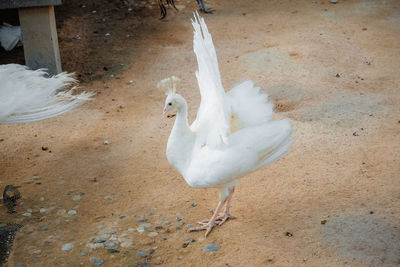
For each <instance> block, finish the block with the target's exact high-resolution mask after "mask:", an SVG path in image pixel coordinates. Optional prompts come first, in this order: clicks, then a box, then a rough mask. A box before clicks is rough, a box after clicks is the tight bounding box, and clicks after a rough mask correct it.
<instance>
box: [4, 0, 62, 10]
mask: <svg viewBox="0 0 400 267" xmlns="http://www.w3.org/2000/svg"><path fill="white" fill-rule="evenodd" d="M62 1H63V0H0V9H7V8H21V7H38V6H57V5H61V4H62Z"/></svg>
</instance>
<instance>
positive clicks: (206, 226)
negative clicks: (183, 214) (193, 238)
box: [188, 221, 219, 237]
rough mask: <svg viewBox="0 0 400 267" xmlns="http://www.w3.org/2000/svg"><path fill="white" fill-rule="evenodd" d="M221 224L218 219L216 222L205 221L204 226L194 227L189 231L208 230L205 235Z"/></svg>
mask: <svg viewBox="0 0 400 267" xmlns="http://www.w3.org/2000/svg"><path fill="white" fill-rule="evenodd" d="M199 223H200V222H199ZM216 225H219V224H218V223H217V222H216V221H214V222H208V223H203V224H202V226H199V227H192V228H189V230H188V232H198V231H203V230H206V234H205V237H207V235H208V234H209V233H210V232H211V230H212V229H213V228H214V226H216Z"/></svg>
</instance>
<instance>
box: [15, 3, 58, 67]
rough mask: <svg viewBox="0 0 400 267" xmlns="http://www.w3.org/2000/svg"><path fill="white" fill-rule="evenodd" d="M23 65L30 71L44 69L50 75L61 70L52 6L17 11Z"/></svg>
mask: <svg viewBox="0 0 400 267" xmlns="http://www.w3.org/2000/svg"><path fill="white" fill-rule="evenodd" d="M19 21H20V24H21V31H22V39H23V43H24V53H25V64H26V65H27V66H28V67H29V68H31V69H40V68H46V69H48V72H49V73H50V74H58V73H60V72H62V70H61V60H60V51H59V49H58V39H57V28H56V20H55V15H54V6H43V7H29V8H20V9H19Z"/></svg>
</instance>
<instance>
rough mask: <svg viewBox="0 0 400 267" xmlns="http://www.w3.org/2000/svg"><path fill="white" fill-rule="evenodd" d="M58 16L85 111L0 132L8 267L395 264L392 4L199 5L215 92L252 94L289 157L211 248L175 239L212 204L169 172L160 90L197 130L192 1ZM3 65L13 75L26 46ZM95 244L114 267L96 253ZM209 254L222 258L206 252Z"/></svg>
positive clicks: (236, 210) (264, 177)
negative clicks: (213, 59) (104, 242)
mask: <svg viewBox="0 0 400 267" xmlns="http://www.w3.org/2000/svg"><path fill="white" fill-rule="evenodd" d="M65 2H66V3H65V4H64V6H62V7H58V8H57V9H56V16H57V24H58V28H59V42H60V51H61V57H62V63H63V69H64V70H65V71H69V72H76V74H77V75H78V77H79V79H80V80H81V86H82V88H84V90H86V91H90V92H94V93H96V96H95V99H94V100H93V101H91V102H89V103H87V104H85V105H83V106H82V107H80V108H78V109H77V110H75V111H73V112H71V113H68V114H65V115H62V116H59V117H56V118H53V119H48V120H45V121H40V122H34V123H28V124H18V125H1V127H0V138H1V139H3V141H1V142H0V188H4V186H5V185H6V184H14V185H18V186H21V187H20V188H19V189H20V192H21V194H22V199H21V200H20V201H19V202H18V205H17V207H16V211H17V212H16V213H15V214H8V213H7V212H6V211H7V209H6V207H5V206H0V214H1V216H0V224H5V223H11V222H13V223H19V224H22V225H23V227H22V228H21V229H20V230H19V231H18V233H17V235H16V238H15V241H14V245H13V247H12V249H11V252H10V256H9V258H8V262H7V263H5V266H15V265H16V264H22V265H23V266H25V267H26V266H92V265H93V266H94V264H93V263H91V258H93V257H95V258H100V259H102V260H103V261H104V264H103V266H146V263H148V264H150V266H153V265H154V266H156V265H161V266H264V265H276V266H366V265H367V266H370V265H376V266H398V265H400V212H399V207H400V179H399V178H400V177H399V175H400V110H399V107H400V95H399V93H398V92H399V84H400V73H399V70H400V60H399V55H400V2H399V1H396V0H392V1H390V0H387V1H372V0H369V1H367V0H364V1H362V0H360V1H356V0H353V1H345V0H339V1H338V3H337V4H332V3H330V1H329V0H313V1H312V0H307V1H289V0H283V1H272V0H271V1H262V0H248V1H245V0H218V1H217V0H209V1H208V2H207V4H208V6H210V7H212V8H214V9H216V12H215V14H212V15H205V19H206V23H207V25H208V27H209V30H210V32H211V34H212V36H213V39H214V44H215V46H216V50H217V55H218V58H219V63H220V69H221V76H222V80H223V84H224V87H225V88H226V90H228V89H229V88H231V87H232V86H233V85H234V84H235V83H236V82H238V81H240V80H242V79H245V78H249V79H252V80H254V81H255V82H256V84H257V85H259V86H260V87H261V88H263V90H265V91H266V92H268V93H269V94H270V96H271V99H273V100H274V102H275V104H276V113H277V114H276V118H275V119H279V118H289V119H290V121H291V122H292V124H293V126H294V128H295V132H294V136H295V137H296V142H295V143H294V144H293V146H292V148H291V151H290V153H289V154H288V155H287V156H286V157H285V158H284V159H282V160H280V161H278V162H276V163H274V164H272V165H270V166H269V167H267V168H265V169H262V170H259V171H257V172H255V173H253V174H250V175H248V176H247V177H246V178H244V179H243V180H242V181H241V183H240V184H239V185H238V186H237V188H236V193H235V195H234V199H233V203H232V204H233V207H232V213H233V214H234V215H236V216H237V219H235V220H230V221H228V222H227V223H226V224H225V225H223V226H222V227H218V228H216V229H214V230H213V231H212V233H211V234H210V235H209V236H208V237H207V238H206V239H205V238H204V233H202V232H199V233H188V232H186V229H187V224H195V223H196V222H197V221H198V220H200V219H204V218H207V217H209V216H211V213H210V209H211V208H214V207H215V206H216V204H217V200H218V199H217V193H218V192H217V190H216V189H193V188H190V187H189V186H188V185H187V184H186V183H185V181H184V180H183V179H182V178H181V177H180V175H179V174H178V173H177V172H176V171H175V170H174V169H173V168H172V167H171V166H170V165H169V164H168V162H167V160H166V157H165V147H166V143H167V139H168V136H169V132H170V130H171V128H172V125H173V119H167V118H165V117H163V116H162V115H161V112H162V108H163V105H164V97H165V95H164V93H163V92H161V91H159V89H157V88H156V84H157V82H158V81H159V80H161V79H163V78H165V77H169V76H171V75H176V76H178V77H180V78H181V79H182V83H181V88H180V89H179V92H180V93H181V94H182V95H183V96H184V97H185V98H186V100H187V101H188V105H189V113H190V114H189V115H190V120H192V119H193V118H194V116H195V114H196V110H197V107H198V103H199V101H200V99H199V93H198V87H197V83H196V80H195V75H194V72H195V70H196V61H195V56H194V53H193V51H192V38H193V37H192V28H191V24H190V18H191V16H192V12H193V10H195V9H196V7H197V6H196V1H194V0H187V1H186V0H184V1H178V0H176V4H177V5H178V8H179V9H181V10H180V11H179V12H174V11H173V10H172V9H169V10H168V11H169V14H168V17H167V19H166V20H164V21H160V20H158V16H159V10H158V6H157V5H156V3H153V4H152V3H148V2H136V1H132V0H127V1H114V2H113V3H110V2H112V1H105V0H104V1H94V0H92V1H87V2H79V1H75V0H74V1H65ZM82 3H84V4H85V7H83V6H81V4H82ZM128 8H132V11H129V10H128ZM93 10H96V13H95V14H93V13H94V12H92V11H93ZM106 33H109V34H110V36H105V35H106ZM1 55H2V57H1V58H0V63H3V64H4V63H8V62H16V61H17V62H19V63H23V56H22V48H18V49H16V50H15V51H13V52H12V53H8V54H5V53H4V52H2V54H1ZM3 55H4V56H3ZM21 61H22V62H21ZM132 81H133V82H132ZM105 140H109V142H110V144H109V145H105V144H104V141H105ZM42 147H48V150H47V151H43V150H42ZM35 174H36V175H39V176H40V178H39V179H33V178H32V177H33V176H34V175H35ZM36 178H37V177H36ZM26 180H32V181H33V182H32V183H26ZM38 182H39V183H40V184H38ZM76 195H79V196H80V200H77V198H78V197H76ZM73 199H75V200H73ZM192 203H195V204H197V205H192ZM41 208H45V209H46V211H45V212H42V213H41V212H40V209H41ZM30 210H31V211H30ZM70 210H75V211H76V212H77V214H75V215H69V214H68V211H70ZM26 212H31V216H24V215H23V214H24V213H26ZM121 216H126V217H121ZM177 217H178V218H180V219H182V220H180V221H178V220H179V219H177ZM140 218H145V219H147V222H146V223H149V224H150V227H149V228H144V229H145V232H141V229H143V228H140V227H139V226H140V224H143V222H138V220H139V219H140ZM168 221H169V222H170V224H168ZM43 226H45V227H47V230H42V227H43ZM146 226H148V225H145V226H144V227H146ZM160 226H161V227H160ZM178 226H179V227H180V228H182V229H181V230H179V228H177V227H178ZM137 228H139V231H138V230H137ZM146 230H147V231H146ZM111 231H115V233H114V234H113V235H111V236H110V235H106V234H107V233H110V232H111ZM149 231H151V232H153V233H154V232H156V233H158V235H156V234H150V233H151V232H149ZM102 235H106V238H108V239H110V240H117V241H119V242H120V244H119V246H118V250H119V251H120V252H119V253H110V252H108V251H107V249H106V248H100V247H99V248H97V249H94V247H93V246H94V245H93V242H92V238H93V237H98V236H102ZM149 235H150V236H149ZM155 235H156V236H155ZM187 238H193V239H195V240H196V242H194V243H187V242H186V239H187ZM130 242H131V243H130ZM67 243H71V244H72V245H73V248H72V250H70V251H62V247H63V246H64V245H65V244H67ZM211 243H216V244H218V245H219V246H220V249H219V250H218V251H217V252H212V253H209V252H208V253H206V252H204V251H203V248H204V247H205V246H206V245H207V244H211ZM88 246H92V247H93V248H91V247H88ZM98 246H101V245H98ZM150 248H153V249H154V253H152V254H150V253H149V252H148V250H149V249H150ZM82 251H86V252H88V255H86V256H84V255H81V252H82ZM138 251H142V252H145V253H146V254H147V255H148V256H147V258H142V257H140V256H138V255H137V252H138Z"/></svg>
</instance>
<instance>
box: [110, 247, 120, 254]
mask: <svg viewBox="0 0 400 267" xmlns="http://www.w3.org/2000/svg"><path fill="white" fill-rule="evenodd" d="M107 252H108V253H111V254H112V253H119V250H118V249H115V248H109V249H107Z"/></svg>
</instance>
